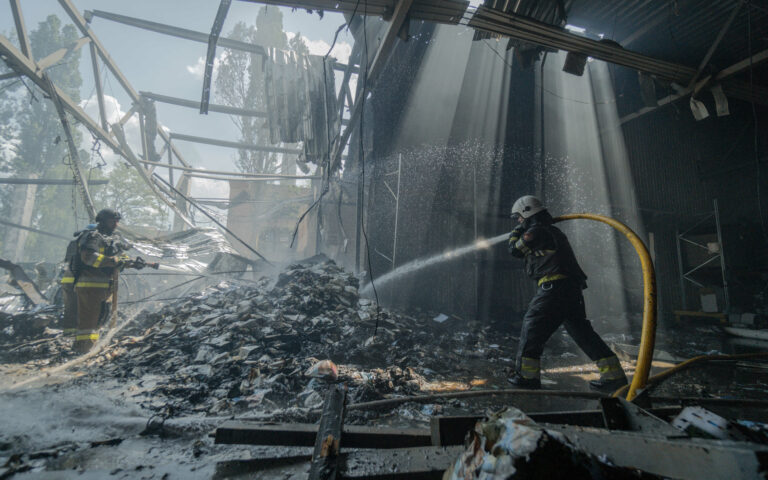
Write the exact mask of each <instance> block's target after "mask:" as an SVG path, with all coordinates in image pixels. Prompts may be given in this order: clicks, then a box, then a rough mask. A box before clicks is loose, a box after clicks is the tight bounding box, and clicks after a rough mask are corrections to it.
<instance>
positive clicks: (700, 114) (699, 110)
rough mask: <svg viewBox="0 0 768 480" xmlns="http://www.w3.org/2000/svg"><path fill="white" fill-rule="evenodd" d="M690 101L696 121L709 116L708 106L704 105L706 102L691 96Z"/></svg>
mask: <svg viewBox="0 0 768 480" xmlns="http://www.w3.org/2000/svg"><path fill="white" fill-rule="evenodd" d="M690 103H691V112H693V118H695V119H696V121H699V120H704V119H705V118H707V117H708V116H709V112H708V111H707V107H706V106H705V105H704V102H702V101H700V100H696V99H695V98H693V97H691V102H690Z"/></svg>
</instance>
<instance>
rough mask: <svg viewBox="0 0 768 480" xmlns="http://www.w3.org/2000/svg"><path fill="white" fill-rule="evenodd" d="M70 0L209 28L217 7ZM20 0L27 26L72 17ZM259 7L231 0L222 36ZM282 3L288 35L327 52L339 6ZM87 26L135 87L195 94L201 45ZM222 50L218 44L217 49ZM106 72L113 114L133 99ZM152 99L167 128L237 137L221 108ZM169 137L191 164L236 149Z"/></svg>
mask: <svg viewBox="0 0 768 480" xmlns="http://www.w3.org/2000/svg"><path fill="white" fill-rule="evenodd" d="M72 2H73V3H74V5H75V6H76V7H77V9H78V10H80V12H81V13H82V12H83V11H84V10H102V11H106V12H111V13H118V14H122V15H128V16H132V17H136V18H141V19H145V20H151V21H154V22H159V23H165V24H169V25H172V26H176V27H182V28H187V29H191V30H196V31H200V32H206V33H207V32H210V29H211V26H212V24H213V19H214V18H215V16H216V12H217V10H218V6H219V2H218V1H216V0H162V1H160V0H131V1H130V2H126V1H124V0H72ZM20 3H21V8H22V12H23V15H24V21H25V24H26V26H27V30H28V31H31V30H34V29H35V28H36V26H37V24H38V23H39V22H41V21H43V20H44V19H45V18H46V17H47V16H48V15H50V14H56V15H58V16H59V18H61V19H62V20H63V21H65V22H67V23H70V20H69V16H68V15H67V14H66V13H65V12H64V10H63V9H62V8H61V6H60V5H59V2H58V1H56V0H21V2H20ZM262 6H263V4H260V3H253V2H244V1H235V2H232V5H231V7H230V10H229V14H228V15H227V19H226V22H225V24H224V28H223V29H222V35H221V36H222V37H227V36H228V33H229V32H230V31H231V30H232V28H233V27H234V25H235V24H236V23H237V22H239V21H244V22H246V23H249V24H253V23H255V19H256V15H257V12H258V10H259V9H260V8H261V7H262ZM280 9H281V11H282V12H283V26H284V29H285V31H286V33H287V34H288V36H289V37H291V36H293V35H296V34H301V35H302V36H303V37H304V38H305V41H306V43H307V45H308V47H309V49H310V53H312V54H317V55H325V54H326V53H327V51H328V49H329V47H330V44H331V43H332V41H333V36H334V33H335V32H336V29H337V28H338V27H339V25H341V24H342V23H344V17H343V16H342V15H341V14H339V13H334V12H326V13H325V14H324V15H323V18H322V19H321V18H320V16H319V15H318V14H317V13H314V14H309V13H307V12H306V11H305V10H296V11H291V9H289V8H283V7H280ZM91 28H92V29H93V31H94V32H95V34H96V36H97V37H98V38H99V39H100V40H101V42H102V44H103V45H104V46H105V47H106V49H107V50H108V51H109V54H110V55H111V57H112V58H113V59H114V61H115V62H116V64H117V65H118V67H119V68H120V70H121V71H122V72H123V74H124V75H125V76H126V78H128V81H129V82H130V83H131V84H132V85H133V88H134V89H135V90H137V91H149V92H154V93H159V94H163V95H170V96H174V97H181V98H186V99H190V100H195V101H199V99H200V97H201V92H202V81H203V68H204V58H205V55H206V52H207V44H204V43H198V42H193V41H189V40H184V39H179V38H175V37H170V36H166V35H161V34H158V33H154V32H150V31H147V30H141V29H138V28H135V27H130V26H127V25H122V24H118V23H115V22H111V21H109V20H105V19H101V18H94V19H93V21H92V23H91ZM13 32H15V28H14V24H13V18H12V15H11V11H10V6H9V3H8V2H0V33H1V34H3V35H5V36H6V37H8V38H9V39H10V40H11V41H12V42H13V43H15V44H17V39H16V38H15V34H14V33H13ZM352 42H353V40H352V36H351V34H349V33H348V32H346V31H344V32H342V33H341V34H340V35H339V39H338V40H337V43H336V47H335V48H334V51H333V53H332V54H333V55H334V56H336V57H337V59H338V60H339V61H340V62H342V63H346V61H347V59H348V56H349V54H350V52H351V49H352V47H351V43H352ZM225 50H226V49H222V48H221V47H219V48H218V49H217V56H220V55H221V54H222V52H223V51H225ZM81 51H82V59H81V65H80V71H81V75H82V77H83V87H82V89H81V98H82V99H83V103H82V104H81V106H83V108H84V109H85V110H86V112H87V113H89V114H90V115H92V117H93V118H98V106H97V104H96V100H95V98H96V97H95V87H94V82H93V73H92V67H91V61H90V53H89V50H88V47H85V48H83V49H82V50H81ZM38 60H39V59H38ZM215 74H216V72H215V69H214V75H215ZM105 77H106V79H105V80H104V93H105V95H106V96H107V97H108V98H107V104H108V105H107V110H108V116H110V120H112V121H114V119H113V118H111V117H112V115H115V116H116V115H121V114H122V113H124V112H125V111H127V110H129V109H130V105H131V102H130V99H129V98H128V96H127V95H126V94H125V93H124V92H123V90H122V88H121V87H120V85H119V83H118V82H117V81H116V80H115V79H114V78H112V77H111V76H109V75H106V76H105ZM110 97H111V98H110ZM88 99H90V101H88ZM211 103H219V102H218V101H217V98H216V93H215V89H214V91H213V92H212V96H211ZM156 106H157V115H158V121H159V122H160V123H161V124H162V125H163V126H164V127H166V128H167V129H168V130H170V131H173V132H176V133H183V134H189V135H199V136H204V137H214V138H219V139H223V140H232V141H236V140H237V139H238V131H237V129H236V128H235V126H234V124H233V122H232V120H231V119H230V118H229V116H227V115H224V114H219V113H209V114H208V115H200V114H199V113H198V112H197V111H196V110H194V109H189V108H184V107H176V106H172V105H166V104H161V103H157V104H156ZM110 112H112V113H110ZM126 130H127V133H128V137H129V141H130V138H131V137H133V138H138V122H137V121H136V120H135V117H134V119H133V123H132V124H129V125H127V126H126ZM88 137H89V136H86V138H88ZM175 144H176V146H177V148H179V149H180V150H181V151H182V154H183V155H184V157H185V159H186V160H187V162H188V163H190V164H192V165H193V166H196V167H203V168H207V169H216V170H227V171H235V170H236V169H235V166H234V161H233V159H234V157H235V155H236V150H234V149H230V148H224V147H215V146H207V145H198V144H190V143H186V142H178V143H175ZM105 150H106V149H105ZM192 193H193V195H194V196H198V197H222V196H223V197H227V196H228V186H227V184H226V182H216V181H212V180H210V181H206V180H202V179H195V183H194V184H193V191H192Z"/></svg>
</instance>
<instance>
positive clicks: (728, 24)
mask: <svg viewBox="0 0 768 480" xmlns="http://www.w3.org/2000/svg"><path fill="white" fill-rule="evenodd" d="M740 10H741V3H737V4H736V6H735V7H733V10H731V15H730V16H729V17H728V20H726V21H725V24H724V25H723V28H721V29H720V31H719V32H718V33H717V37H715V41H714V42H712V45H711V46H710V47H709V50H707V54H706V55H704V58H702V59H701V63H699V68H698V69H696V75H694V76H693V78H691V81H690V82H688V88H693V86H694V85H696V81H697V80H698V79H699V77H700V76H701V73H702V72H703V71H704V68H705V67H706V66H707V64H708V63H709V59H711V58H712V55H713V54H714V53H715V50H717V47H718V46H719V45H720V42H721V41H722V40H723V37H724V36H725V33H726V32H727V31H728V29H729V28H731V24H732V23H733V21H734V20H736V15H737V14H738V13H739V11H740Z"/></svg>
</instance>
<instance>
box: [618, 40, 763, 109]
mask: <svg viewBox="0 0 768 480" xmlns="http://www.w3.org/2000/svg"><path fill="white" fill-rule="evenodd" d="M766 60H768V50H763V51H762V52H758V53H756V54H754V55H752V56H751V57H749V58H745V59H744V60H742V61H740V62H738V63H734V64H733V65H731V66H730V67H727V68H724V69H722V70H720V71H719V72H718V73H716V74H715V75H714V76H713V79H714V81H715V82H718V81H720V80H723V79H725V78H728V77H730V76H731V75H736V74H737V73H739V72H742V71H744V70H746V69H748V68H750V66H752V67H754V66H755V65H757V64H758V63H762V62H764V61H766ZM692 90H693V89H692V88H686V89H685V90H683V91H681V92H680V93H674V94H672V95H667V96H666V97H664V98H662V99H661V100H659V101H658V102H657V105H656V106H655V107H643V108H641V109H640V110H638V111H637V112H635V113H630V114H629V115H625V116H623V117H621V119H620V120H619V123H620V124H623V123H626V122H628V121H630V120H634V119H636V118H638V117H642V116H643V115H645V114H646V113H650V112H652V111H654V110H656V109H657V108H659V107H663V106H664V105H667V104H668V103H672V102H674V101H677V100H679V99H681V98H683V97H686V96H688V94H690V93H691V91H692Z"/></svg>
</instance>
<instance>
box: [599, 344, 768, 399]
mask: <svg viewBox="0 0 768 480" xmlns="http://www.w3.org/2000/svg"><path fill="white" fill-rule="evenodd" d="M764 357H768V352H759V353H739V354H735V355H722V354H716V355H699V356H698V357H693V358H689V359H688V360H685V361H683V362H680V363H678V364H677V365H675V366H674V367H670V368H668V369H666V370H664V371H663V372H661V373H657V374H656V375H654V376H652V377H651V378H649V379H648V382H647V383H646V386H649V385H653V384H655V383H658V382H660V381H662V380H664V379H665V378H667V377H669V376H671V375H673V374H674V373H677V372H679V371H680V370H684V369H686V368H688V367H691V366H693V365H695V364H697V363H702V362H709V361H712V360H746V359H750V358H764ZM628 388H629V386H627V385H625V386H623V387H621V388H620V389H618V390H616V391H615V392H613V396H614V397H618V396H620V395H623V394H624V392H626V391H627V389H628Z"/></svg>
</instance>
